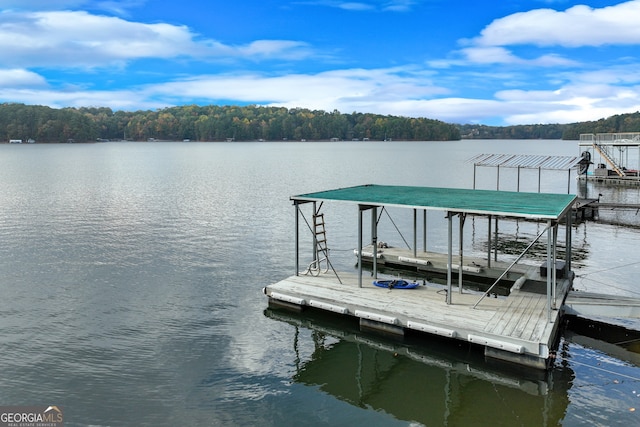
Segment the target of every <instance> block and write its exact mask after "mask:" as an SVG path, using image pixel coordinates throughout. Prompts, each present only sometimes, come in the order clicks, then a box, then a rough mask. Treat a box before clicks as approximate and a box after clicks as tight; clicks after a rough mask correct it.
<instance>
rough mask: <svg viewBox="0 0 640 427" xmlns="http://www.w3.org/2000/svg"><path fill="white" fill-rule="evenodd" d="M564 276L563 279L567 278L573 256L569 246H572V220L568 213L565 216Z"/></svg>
mask: <svg viewBox="0 0 640 427" xmlns="http://www.w3.org/2000/svg"><path fill="white" fill-rule="evenodd" d="M564 226H565V242H566V243H565V246H566V247H567V248H566V251H565V272H564V273H565V274H564V277H569V272H570V271H571V257H572V256H573V254H572V250H571V245H572V244H573V236H572V234H573V220H572V218H571V212H568V213H567V214H566V215H565V222H564Z"/></svg>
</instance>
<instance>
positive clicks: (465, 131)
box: [0, 103, 640, 142]
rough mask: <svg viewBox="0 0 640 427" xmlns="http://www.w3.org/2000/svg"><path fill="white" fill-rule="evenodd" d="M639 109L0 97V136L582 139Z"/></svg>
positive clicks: (615, 127)
mask: <svg viewBox="0 0 640 427" xmlns="http://www.w3.org/2000/svg"><path fill="white" fill-rule="evenodd" d="M639 131H640V112H635V113H631V114H620V115H615V116H611V117H608V118H604V119H600V120H597V121H588V122H580V123H570V124H532V125H517V126H485V125H471V124H465V125H460V124H448V123H445V122H442V121H439V120H432V119H427V118H410V117H401V116H383V115H378V114H369V113H351V114H342V113H340V112H338V111H337V110H334V111H332V112H327V111H322V110H309V109H304V108H293V109H288V108H284V107H261V106H256V105H249V106H242V107H241V106H216V105H209V106H197V105H187V106H180V107H170V108H164V109H160V110H154V111H151V110H147V111H135V112H128V111H115V112H114V111H112V110H111V109H110V108H106V107H82V108H61V109H55V108H50V107H46V106H40V105H25V104H15V103H5V104H0V140H4V141H5V142H7V141H9V140H22V141H23V142H27V141H29V140H32V141H36V142H70V141H73V142H90V141H96V140H122V139H126V140H133V141H147V140H174V141H176V140H177V141H182V140H192V141H225V140H233V141H260V140H265V141H280V140H297V141H300V140H309V141H313V140H330V139H334V138H335V139H338V140H353V139H357V140H367V139H369V140H416V141H447V140H458V139H461V138H465V139H572V140H577V139H580V134H581V133H607V132H614V133H615V132H639Z"/></svg>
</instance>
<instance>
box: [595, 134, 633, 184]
mask: <svg viewBox="0 0 640 427" xmlns="http://www.w3.org/2000/svg"><path fill="white" fill-rule="evenodd" d="M593 148H594V149H595V150H596V151H598V153H600V155H601V156H602V158H604V159H605V161H606V162H607V163H609V166H611V169H613V171H614V172H615V173H617V174H618V176H623V177H624V176H627V174H626V173H625V172H624V170H623V169H622V168H621V167H620V165H618V163H617V162H616V161H615V160H613V158H612V157H611V155H610V154H609V152H608V151H607V149H606V147H604V146H602V145H600V144H598V143H597V142H595V141H594V142H593Z"/></svg>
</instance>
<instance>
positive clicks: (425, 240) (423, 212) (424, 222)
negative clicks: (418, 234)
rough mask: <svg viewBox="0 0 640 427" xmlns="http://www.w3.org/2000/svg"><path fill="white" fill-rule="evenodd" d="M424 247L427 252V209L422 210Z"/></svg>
mask: <svg viewBox="0 0 640 427" xmlns="http://www.w3.org/2000/svg"><path fill="white" fill-rule="evenodd" d="M422 249H423V251H424V252H427V210H426V209H425V210H424V211H422Z"/></svg>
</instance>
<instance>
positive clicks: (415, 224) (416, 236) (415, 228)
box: [413, 209, 418, 258]
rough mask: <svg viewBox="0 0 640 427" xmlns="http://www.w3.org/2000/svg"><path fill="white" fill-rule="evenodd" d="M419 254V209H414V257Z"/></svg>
mask: <svg viewBox="0 0 640 427" xmlns="http://www.w3.org/2000/svg"><path fill="white" fill-rule="evenodd" d="M417 256H418V210H417V209H414V210H413V257H414V258H415V257H417Z"/></svg>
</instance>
